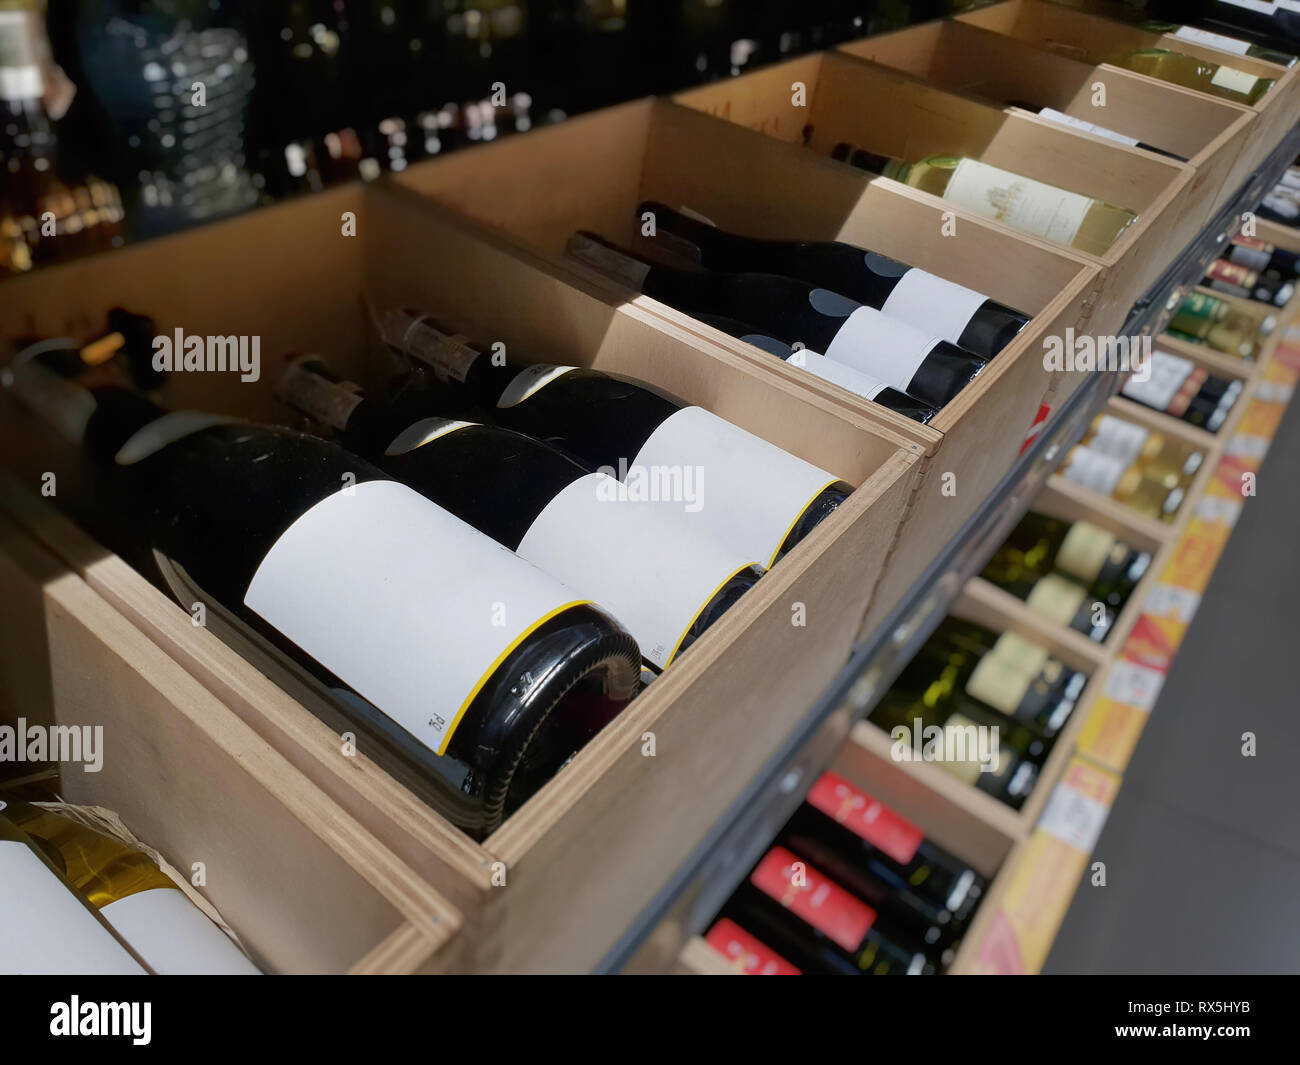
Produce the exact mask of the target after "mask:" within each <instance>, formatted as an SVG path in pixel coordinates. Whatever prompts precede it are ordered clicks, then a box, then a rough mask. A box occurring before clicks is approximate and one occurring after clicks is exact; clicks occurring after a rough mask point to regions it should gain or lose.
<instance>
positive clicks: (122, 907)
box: [99, 887, 258, 976]
mask: <svg viewBox="0 0 1300 1065" xmlns="http://www.w3.org/2000/svg"><path fill="white" fill-rule="evenodd" d="M99 912H100V915H101V916H102V917H103V918H104V920H106V921H107V922H108V923H109V924H110V925H112V926H113V931H114V932H116V933H117V934H118V935H119V936H121V937H122V939H123V940H125V941H126V942H127V943H130V944H131V949H132V950H134V951H135V952H136V953H137V954H138V955H140V957H142V958H143V959H144V960H145V962H146V963H147V964H148V966H149V968H151V969H152V970H153V971H154V972H155V973H158V974H159V975H161V976H185V975H193V974H197V975H208V974H211V975H216V976H256V975H258V968H257V966H256V965H254V964H253V963H252V962H251V961H249V960H248V959H247V958H246V957H245V956H244V953H243V951H241V950H240V949H239V948H238V947H237V946H235V944H234V943H232V942H231V941H230V937H229V936H228V935H226V933H225V932H223V931H222V930H221V929H220V928H218V927H217V926H216V925H214V924H213V923H212V922H211V921H209V920H208V918H207V915H206V914H204V913H203V911H202V910H200V909H199V908H198V907H197V906H195V905H194V903H192V902H191V901H190V900H189V899H188V898H186V897H185V893H184V892H183V891H181V890H180V889H179V888H166V887H163V888H153V889H152V890H150V891H137V892H136V893H135V894H134V895H128V896H127V897H126V898H124V899H118V900H117V901H116V902H110V903H109V904H108V905H107V906H104V907H102V908H101V909H100V911H99Z"/></svg>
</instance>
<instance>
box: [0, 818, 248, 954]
mask: <svg viewBox="0 0 1300 1065" xmlns="http://www.w3.org/2000/svg"><path fill="white" fill-rule="evenodd" d="M5 817H7V818H8V819H9V820H10V822H11V823H13V824H15V825H16V826H17V827H18V828H19V829H21V830H22V831H23V832H25V833H26V834H27V835H28V837H29V838H30V839H32V840H33V841H34V842H35V843H36V844H37V846H39V847H40V848H41V849H42V850H43V851H44V852H45V853H46V855H48V856H49V857H50V858H51V859H52V860H53V861H54V862H55V864H56V865H59V866H60V867H61V868H62V870H63V874H64V876H65V877H66V878H67V880H68V882H69V883H70V884H71V885H72V886H73V887H74V888H75V889H76V890H77V891H79V892H80V893H81V894H82V895H83V896H84V897H85V898H86V899H87V900H88V901H89V902H90V904H91V905H92V906H94V907H95V909H97V910H98V911H99V913H100V916H102V917H103V918H104V920H105V921H107V922H108V924H109V926H110V927H111V928H112V929H113V931H114V933H115V934H116V935H117V936H118V938H119V939H121V940H122V941H123V942H125V943H126V944H127V946H128V947H130V949H131V950H132V951H133V952H134V953H135V954H136V955H138V956H139V957H140V958H142V959H143V960H144V962H145V964H146V965H148V966H149V968H150V969H152V970H153V971H154V972H155V973H158V974H160V975H163V976H172V975H184V974H208V975H222V976H240V975H243V976H248V975H254V974H256V973H257V972H258V969H257V966H255V965H254V964H253V963H252V962H251V961H249V960H248V958H246V957H245V956H244V953H243V952H242V951H241V950H240V949H239V948H238V947H237V946H235V944H234V943H233V942H232V941H231V939H230V937H229V936H227V935H226V934H225V932H223V931H222V930H221V929H220V928H218V927H217V926H216V925H215V924H213V923H212V922H211V921H210V920H209V919H208V918H207V916H206V915H205V914H204V913H203V912H202V911H201V910H200V909H199V908H198V907H197V906H195V905H194V903H192V902H191V901H190V900H189V899H188V898H187V897H186V896H185V892H183V891H182V890H181V889H180V888H179V887H178V886H177V885H176V883H175V882H174V881H173V880H172V879H171V877H169V876H168V875H167V874H166V873H164V872H163V871H162V870H161V869H159V868H158V866H157V865H155V864H154V861H153V859H152V858H150V857H149V856H148V855H147V854H145V853H144V852H143V851H140V850H137V849H136V848H135V847H132V846H130V845H129V844H127V843H124V842H123V841H122V840H120V839H118V838H117V837H116V836H111V835H109V834H108V833H106V832H101V831H98V830H97V829H94V828H89V827H87V826H86V825H83V824H82V823H81V822H79V821H77V820H75V819H74V818H73V817H70V816H68V815H67V814H65V813H62V812H60V811H58V810H55V809H48V808H46V807H42V806H34V805H31V804H29V803H23V802H10V803H9V804H8V805H7V806H6V807H5V808H4V809H3V810H0V818H5Z"/></svg>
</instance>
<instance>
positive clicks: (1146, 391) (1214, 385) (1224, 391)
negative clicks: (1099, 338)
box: [1123, 351, 1243, 433]
mask: <svg viewBox="0 0 1300 1065" xmlns="http://www.w3.org/2000/svg"><path fill="white" fill-rule="evenodd" d="M1242 387H1243V386H1242V382H1241V381H1239V380H1237V379H1236V378H1234V379H1232V380H1228V379H1227V378H1224V377H1215V376H1214V375H1212V374H1211V373H1210V372H1209V371H1208V370H1205V369H1203V368H1201V367H1200V366H1197V365H1196V364H1195V363H1194V362H1192V360H1191V359H1184V358H1182V357H1181V356H1178V355H1170V354H1169V353H1168V352H1166V351H1153V352H1152V353H1151V363H1150V368H1149V372H1148V375H1147V378H1146V380H1145V381H1140V380H1138V379H1137V378H1136V377H1130V378H1129V380H1128V381H1127V382H1126V383H1125V385H1124V388H1123V394H1124V396H1125V398H1127V399H1131V400H1133V401H1134V402H1135V403H1141V404H1142V405H1143V406H1146V407H1150V408H1152V409H1153V410H1158V411H1163V412H1164V413H1165V414H1168V415H1170V416H1171V417H1174V418H1181V419H1182V420H1183V421H1185V422H1188V423H1189V424H1191V425H1195V426H1196V427H1197V428H1200V429H1204V430H1205V431H1206V432H1210V433H1217V432H1218V431H1219V427H1220V426H1222V425H1223V423H1224V421H1225V420H1226V419H1227V417H1228V415H1229V414H1230V413H1231V412H1232V408H1233V405H1234V404H1235V403H1236V402H1237V398H1238V397H1239V396H1240V395H1241V390H1242Z"/></svg>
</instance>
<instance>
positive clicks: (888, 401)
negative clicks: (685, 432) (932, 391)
mask: <svg viewBox="0 0 1300 1065" xmlns="http://www.w3.org/2000/svg"><path fill="white" fill-rule="evenodd" d="M696 317H697V318H698V319H699V320H700V321H701V322H703V323H704V324H705V325H711V326H713V328H714V329H720V330H721V331H722V332H724V333H729V334H730V335H731V336H733V337H736V338H737V339H738V340H743V341H745V343H747V344H753V345H754V346H755V347H756V348H761V349H762V350H763V351H766V352H767V353H768V354H770V355H775V356H776V357H777V358H779V359H784V360H785V361H786V362H788V363H789V364H790V365H791V366H798V367H800V368H801V369H804V370H807V371H808V372H809V373H810V374H813V375H814V376H816V377H820V378H821V379H822V380H823V381H829V382H831V383H832V384H836V385H839V386H840V387H841V388H844V389H848V391H850V392H852V393H853V394H854V395H858V396H861V397H862V398H863V399H869V400H871V401H872V402H873V403H879V404H880V405H881V406H882V407H887V408H888V409H889V410H892V411H895V412H896V413H898V414H902V415H904V416H905V417H908V418H911V419H912V420H913V421H916V422H920V423H921V424H922V425H926V424H928V423H929V421H930V419H931V418H933V417H934V416H935V415H936V414H937V413H938V411H936V410H935V409H934V408H933V407H927V406H926V405H925V404H924V403H922V402H921V401H920V400H916V399H913V398H912V397H911V396H909V395H908V394H907V393H906V392H900V391H899V390H898V389H896V388H890V387H889V385H887V384H885V382H884V381H881V380H880V379H879V378H876V377H871V376H870V375H869V374H865V373H861V372H860V371H858V370H855V369H853V368H852V367H850V366H846V365H844V363H842V362H835V361H834V360H832V359H828V358H827V357H826V356H825V355H821V354H819V353H817V352H815V351H809V350H808V349H807V348H793V347H791V346H790V345H789V344H787V343H785V342H784V341H781V340H777V339H776V338H775V337H772V336H767V335H766V334H764V333H763V332H761V331H759V330H757V329H755V327H753V326H750V325H746V324H745V323H744V322H738V321H736V320H735V319H734V318H722V317H719V316H718V315H715V314H700V315H696Z"/></svg>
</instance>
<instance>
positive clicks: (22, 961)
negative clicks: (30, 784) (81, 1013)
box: [0, 799, 149, 976]
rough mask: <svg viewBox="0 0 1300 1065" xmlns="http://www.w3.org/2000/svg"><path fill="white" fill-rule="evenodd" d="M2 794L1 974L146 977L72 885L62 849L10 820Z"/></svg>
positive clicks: (114, 935) (134, 958) (0, 830)
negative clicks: (57, 851) (58, 851)
mask: <svg viewBox="0 0 1300 1065" xmlns="http://www.w3.org/2000/svg"><path fill="white" fill-rule="evenodd" d="M13 805H15V804H7V803H6V802H5V801H4V800H3V799H0V973H3V974H5V975H8V976H19V975H21V976H144V975H147V974H148V972H149V970H148V969H146V968H145V966H144V965H143V964H142V963H141V961H140V959H139V958H137V957H136V956H135V955H134V954H132V953H131V951H130V950H129V949H128V948H127V947H126V945H125V944H124V943H123V942H122V941H121V940H120V939H119V938H118V937H117V935H116V934H115V933H114V932H113V930H112V928H111V927H110V926H109V924H108V922H107V921H105V919H104V917H103V915H102V914H101V913H100V912H99V911H97V910H96V909H95V907H94V906H92V905H91V904H90V902H89V901H88V900H87V899H86V898H85V896H83V895H82V894H81V893H80V892H78V891H77V889H76V888H75V887H73V885H72V883H71V882H70V881H69V879H68V877H67V876H66V874H65V872H64V868H63V863H62V861H61V860H60V859H59V856H58V855H57V854H51V853H50V852H49V848H48V847H45V846H43V845H41V844H40V843H38V842H37V841H36V840H34V839H33V838H32V837H31V836H30V835H28V834H27V833H26V832H24V831H23V830H22V829H21V828H19V827H18V825H16V824H15V823H14V822H13V821H12V820H11V819H10V816H9V814H10V810H11V809H12V807H13Z"/></svg>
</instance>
